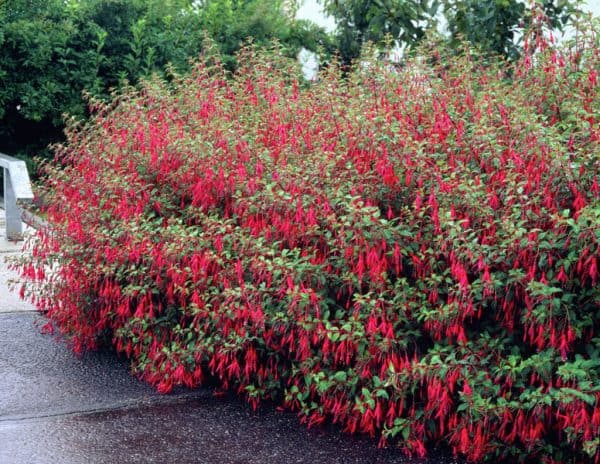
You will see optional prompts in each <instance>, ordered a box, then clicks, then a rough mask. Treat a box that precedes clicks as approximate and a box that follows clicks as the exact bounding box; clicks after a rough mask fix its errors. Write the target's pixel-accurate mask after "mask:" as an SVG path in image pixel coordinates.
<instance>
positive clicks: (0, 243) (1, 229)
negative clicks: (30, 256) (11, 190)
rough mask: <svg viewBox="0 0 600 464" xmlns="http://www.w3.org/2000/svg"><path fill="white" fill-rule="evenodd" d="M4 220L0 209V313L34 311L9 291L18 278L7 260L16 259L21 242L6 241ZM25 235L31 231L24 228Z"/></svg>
mask: <svg viewBox="0 0 600 464" xmlns="http://www.w3.org/2000/svg"><path fill="white" fill-rule="evenodd" d="M5 224H6V219H5V213H4V210H3V209H0V313H4V312H15V311H34V310H35V308H34V307H33V306H32V305H31V304H29V303H27V302H25V301H22V300H21V299H20V298H19V294H18V292H13V291H11V290H10V286H11V285H10V282H11V280H15V279H16V278H17V277H18V276H17V274H16V273H15V272H13V271H11V270H10V269H9V266H8V264H7V262H6V261H7V260H8V259H10V258H12V257H17V256H19V255H20V253H21V249H22V248H23V242H11V241H9V240H7V239H6V228H5ZM25 233H26V234H31V233H33V230H32V229H31V228H29V227H25Z"/></svg>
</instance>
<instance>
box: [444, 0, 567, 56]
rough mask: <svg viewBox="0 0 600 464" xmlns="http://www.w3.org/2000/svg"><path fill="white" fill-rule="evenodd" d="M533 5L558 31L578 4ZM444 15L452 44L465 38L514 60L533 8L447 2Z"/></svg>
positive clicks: (474, 0) (506, 1)
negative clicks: (522, 29)
mask: <svg viewBox="0 0 600 464" xmlns="http://www.w3.org/2000/svg"><path fill="white" fill-rule="evenodd" d="M534 5H535V8H536V9H539V10H538V11H539V12H541V13H542V14H544V15H545V16H546V18H547V20H548V21H549V23H550V25H551V26H552V27H554V28H558V29H561V28H562V27H563V26H564V25H566V23H567V21H568V19H569V17H570V16H571V15H572V14H573V13H574V12H575V5H574V4H573V3H572V2H569V1H566V0H558V1H553V0H543V1H538V2H536V3H535V4H534ZM444 15H445V17H446V19H447V21H448V27H449V30H450V33H451V36H452V40H453V41H457V40H460V39H462V38H465V39H467V40H468V41H469V42H471V43H473V44H476V45H478V46H479V47H481V48H482V49H483V50H484V51H488V52H493V53H496V54H500V55H504V56H507V57H510V58H515V57H516V56H518V55H519V53H520V47H519V44H518V43H517V41H516V32H517V31H518V30H519V29H520V28H523V27H527V25H528V24H529V23H530V21H531V19H532V8H531V6H529V7H527V6H526V5H525V3H523V2H521V1H519V0H447V1H445V2H444Z"/></svg>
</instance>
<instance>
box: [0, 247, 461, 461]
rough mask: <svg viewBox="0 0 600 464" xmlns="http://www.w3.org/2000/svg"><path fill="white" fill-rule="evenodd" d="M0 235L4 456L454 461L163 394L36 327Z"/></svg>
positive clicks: (104, 357)
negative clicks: (15, 290) (12, 292)
mask: <svg viewBox="0 0 600 464" xmlns="http://www.w3.org/2000/svg"><path fill="white" fill-rule="evenodd" d="M2 243H3V242H2V237H0V251H1V250H5V251H4V253H1V252H0V463H1V464H21V463H23V464H45V463H48V464H50V463H52V464H55V463H58V464H100V463H111V464H112V463H124V464H128V463H166V464H169V463H181V464H185V463H222V464H234V463H235V464H270V463H273V464H280V463H281V464H285V463H311V464H312V463H339V464H345V463H348V464H351V463H357V464H358V463H365V464H377V463H381V464H383V463H386V464H399V463H404V464H417V463H427V464H438V463H439V464H450V463H454V462H456V461H455V460H454V459H452V458H449V457H448V456H447V455H444V454H440V455H432V456H430V457H429V458H428V459H427V460H420V459H409V458H406V457H405V456H404V455H403V454H402V453H401V452H400V450H398V449H395V448H390V449H378V448H377V443H376V441H374V440H371V439H369V438H368V437H361V436H350V435H347V434H343V433H342V432H341V431H340V429H339V428H338V427H335V426H328V427H320V428H313V429H307V428H306V426H304V425H302V424H301V423H300V421H299V419H298V417H297V416H296V415H295V414H293V413H289V412H279V411H276V410H275V408H274V407H273V406H271V405H265V406H262V407H261V408H259V410H258V411H256V412H255V411H253V410H252V408H251V407H250V406H249V405H248V404H246V403H244V402H243V401H241V400H240V399H238V398H236V397H233V396H215V395H214V393H213V390H212V389H210V388H201V389H196V390H186V389H181V390H178V391H175V392H174V393H172V394H169V395H159V394H158V393H156V392H155V391H154V390H153V389H152V388H151V387H149V386H148V385H147V384H145V383H143V382H141V381H139V380H138V379H137V378H135V377H133V376H132V375H131V374H130V372H129V369H128V365H127V362H126V361H125V360H123V359H119V358H118V357H117V356H116V355H115V354H114V353H112V352H107V351H102V352H94V353H86V354H84V355H83V356H76V355H75V354H73V353H72V352H71V351H70V350H69V348H68V346H67V345H66V343H65V342H64V341H61V340H58V339H57V337H56V336H54V335H49V334H42V333H41V327H42V326H43V324H44V323H45V320H44V318H43V316H42V315H39V314H38V313H36V312H34V311H33V308H32V307H31V306H30V305H28V304H26V303H23V302H20V301H17V302H16V303H15V301H13V297H12V296H9V295H8V293H7V291H8V290H7V289H6V286H5V283H6V282H5V280H6V278H8V277H11V275H10V272H9V271H8V270H7V268H6V264H5V263H4V262H3V261H4V260H3V257H4V256H5V255H8V254H10V255H15V254H16V253H18V248H13V249H10V250H9V249H7V247H8V248H10V247H9V245H10V244H8V245H7V244H6V242H4V244H2ZM2 246H4V248H2ZM10 246H12V245H10ZM17 303H18V304H17Z"/></svg>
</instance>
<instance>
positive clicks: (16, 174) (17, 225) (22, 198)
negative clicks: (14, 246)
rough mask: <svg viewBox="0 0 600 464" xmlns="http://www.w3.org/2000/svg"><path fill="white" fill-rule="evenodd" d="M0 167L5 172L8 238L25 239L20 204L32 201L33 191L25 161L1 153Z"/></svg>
mask: <svg viewBox="0 0 600 464" xmlns="http://www.w3.org/2000/svg"><path fill="white" fill-rule="evenodd" d="M0 167H1V168H2V170H3V174H4V209H5V211H6V238H7V239H8V240H22V239H23V221H22V214H23V212H22V211H21V208H20V206H19V204H21V203H27V202H31V200H33V191H32V190H31V182H30V180H29V173H28V172H27V166H26V164H25V162H24V161H22V160H19V159H16V158H13V157H12V156H8V155H5V154H4V153H0Z"/></svg>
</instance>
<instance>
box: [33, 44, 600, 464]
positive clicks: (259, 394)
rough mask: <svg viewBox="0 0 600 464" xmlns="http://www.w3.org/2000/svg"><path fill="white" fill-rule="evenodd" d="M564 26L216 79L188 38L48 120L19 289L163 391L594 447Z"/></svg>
mask: <svg viewBox="0 0 600 464" xmlns="http://www.w3.org/2000/svg"><path fill="white" fill-rule="evenodd" d="M578 40H579V41H578V43H577V44H576V46H574V47H573V48H565V49H556V48H554V47H552V46H550V45H549V44H548V43H546V42H545V41H544V40H543V39H541V38H540V37H538V38H537V39H536V42H537V43H536V44H535V46H530V47H529V48H528V51H527V53H526V54H525V57H524V59H523V60H522V61H520V62H519V63H517V65H516V66H515V67H509V66H508V65H505V64H503V63H497V64H494V63H486V62H484V61H483V60H482V59H481V58H480V57H479V56H477V55H475V54H473V53H471V52H469V51H466V53H464V54H462V55H460V56H450V53H449V55H448V56H445V55H444V52H440V51H436V48H435V47H432V48H431V50H429V51H428V50H424V51H423V54H422V55H421V56H420V58H419V59H416V60H414V61H412V62H409V63H408V64H407V65H406V66H405V67H403V68H402V69H391V68H390V67H388V66H386V65H385V64H382V63H377V62H364V63H363V66H362V67H361V69H359V70H358V71H356V73H355V74H353V75H351V76H348V78H347V79H342V78H341V77H340V76H339V73H338V72H337V71H336V70H335V69H331V70H330V71H329V73H328V74H327V75H323V76H321V79H320V81H319V82H317V83H314V84H313V85H310V86H309V87H305V86H303V85H302V84H301V83H299V82H298V81H297V80H296V77H295V76H297V73H296V72H295V70H294V69H291V68H290V66H292V65H291V64H290V63H288V61H286V60H285V59H284V58H283V57H281V56H279V55H278V53H277V52H273V53H270V54H255V53H253V52H252V51H245V52H244V53H245V55H243V56H242V57H241V59H240V60H239V62H240V63H243V64H244V65H243V66H242V67H241V68H240V69H239V71H238V72H237V74H236V75H235V76H234V79H233V80H228V79H227V78H226V75H225V73H224V72H223V71H222V69H221V68H220V66H219V65H218V59H217V58H216V57H215V56H214V55H210V54H209V55H207V57H206V58H205V59H204V60H202V61H200V62H199V63H197V65H196V66H195V68H194V70H193V72H192V74H191V75H190V76H189V77H186V78H182V79H181V80H180V81H176V82H171V83H169V84H165V83H163V82H160V81H152V82H149V83H147V84H146V85H145V87H144V88H143V90H141V91H139V92H134V91H131V92H127V93H125V94H124V95H123V96H121V97H120V98H119V99H118V101H116V102H115V103H114V104H113V105H112V106H111V107H101V106H99V107H98V108H95V116H94V118H93V120H92V123H91V124H89V125H87V126H86V127H84V128H73V129H71V131H70V135H69V143H68V145H67V146H66V147H63V148H61V149H59V150H58V152H57V160H58V161H59V162H60V163H61V164H62V167H61V168H50V169H49V174H48V180H47V183H46V186H47V187H46V192H45V194H46V195H47V198H48V199H50V200H51V201H50V206H49V207H48V211H47V213H48V218H49V221H50V222H51V224H52V229H51V230H45V231H42V232H41V233H40V235H39V237H38V240H37V241H36V242H33V244H32V251H33V254H32V257H31V258H30V259H28V260H27V262H25V263H23V265H22V271H23V274H24V276H25V277H26V278H28V279H29V280H28V283H27V284H26V286H25V287H24V289H23V291H24V293H28V294H31V293H30V292H32V291H34V293H33V295H34V296H33V299H34V301H35V302H36V303H37V305H38V307H39V308H40V309H41V310H42V311H45V312H46V313H47V315H48V317H49V318H50V320H51V322H52V324H53V325H54V326H56V327H57V328H58V329H59V330H60V331H61V332H63V333H65V334H67V335H68V336H69V337H70V339H71V340H72V343H73V346H74V348H75V349H76V350H82V349H89V348H95V347H97V346H98V345H99V344H101V343H103V342H109V343H112V344H114V346H115V347H116V349H117V350H119V351H121V352H124V353H126V354H127V356H128V357H130V359H131V362H132V366H133V369H134V370H135V372H136V373H137V374H139V375H140V376H141V377H142V378H144V379H146V380H147V381H149V382H151V383H152V384H154V385H156V386H157V387H158V389H159V390H160V391H162V392H167V391H169V390H170V389H171V388H172V387H173V386H175V385H179V384H185V385H189V386H195V385H198V384H200V383H201V382H202V381H203V379H205V378H206V377H207V376H215V377H217V378H218V379H219V381H220V382H221V383H222V385H223V386H224V387H226V388H235V389H237V390H238V391H239V392H240V393H243V394H244V395H246V396H247V397H248V399H249V400H250V401H251V402H252V403H256V402H258V401H259V400H261V399H265V398H269V399H272V400H274V401H276V402H278V403H281V404H284V405H285V406H287V407H289V408H291V409H293V410H297V411H299V412H300V413H301V415H302V417H303V418H304V419H305V420H306V421H307V422H308V424H309V425H314V424H320V423H322V422H323V421H326V420H328V421H329V420H331V421H333V422H336V423H339V424H341V425H342V426H343V427H344V428H345V429H346V430H348V431H350V432H366V433H368V434H371V435H377V436H380V437H381V440H382V443H386V442H389V443H391V444H395V445H398V446H400V447H402V448H403V449H404V450H406V452H408V453H411V454H416V455H423V454H424V453H425V449H426V447H429V446H434V445H435V444H439V443H447V444H449V445H450V446H451V447H452V449H453V450H454V452H455V453H457V454H459V455H464V456H466V457H467V458H468V459H469V460H472V461H478V460H481V459H483V458H493V457H495V456H500V457H503V458H507V459H510V460H514V457H515V456H518V457H519V458H521V459H524V458H527V459H528V462H534V461H535V460H539V461H543V462H571V461H573V462H575V461H577V462H581V461H589V462H596V463H598V462H600V450H599V436H600V408H599V407H598V406H599V402H600V382H599V378H600V338H599V333H598V329H599V315H600V314H599V311H600V305H599V301H600V287H599V286H598V280H599V278H600V277H599V272H598V265H599V264H600V263H599V262H598V251H599V249H598V246H599V243H600V225H599V222H600V221H599V219H600V201H599V200H600V187H599V181H598V171H599V168H600V164H599V156H598V153H599V148H600V147H599V140H600V128H599V119H600V114H599V113H598V109H599V108H600V94H599V92H598V90H599V86H598V67H599V63H600V61H599V56H598V43H597V41H596V40H597V39H596V38H595V36H593V35H592V34H590V35H579V36H578ZM49 269H51V271H49ZM36 287H37V288H36Z"/></svg>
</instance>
